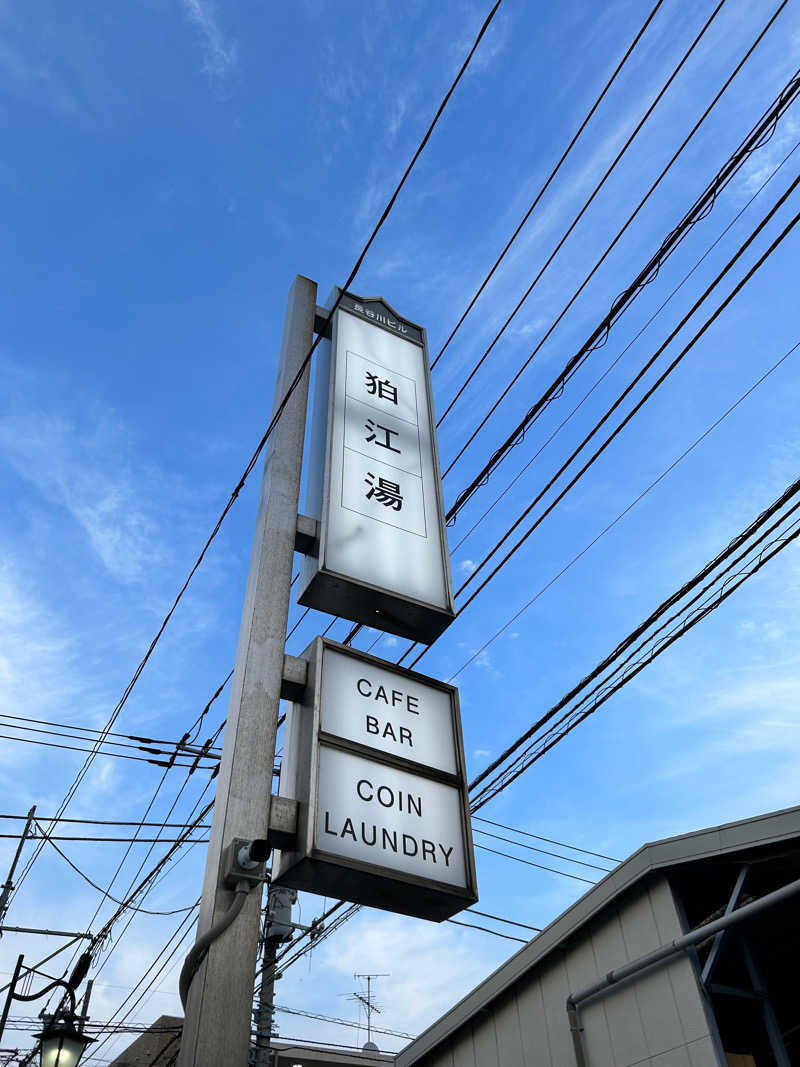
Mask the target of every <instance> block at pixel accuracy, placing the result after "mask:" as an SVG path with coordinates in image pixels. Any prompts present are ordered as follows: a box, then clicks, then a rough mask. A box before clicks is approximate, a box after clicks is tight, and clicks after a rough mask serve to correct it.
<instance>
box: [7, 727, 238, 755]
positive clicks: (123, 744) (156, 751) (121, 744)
mask: <svg viewBox="0 0 800 1067" xmlns="http://www.w3.org/2000/svg"><path fill="white" fill-rule="evenodd" d="M0 726H3V727H5V729H6V730H20V731H24V732H26V733H32V734H46V735H47V736H48V737H62V738H64V739H65V740H67V741H89V740H91V738H88V737H76V736H75V735H74V734H71V733H62V732H60V731H58V730H46V729H44V728H43V727H41V726H22V725H17V723H13V722H9V723H3V722H0ZM3 736H4V737H8V735H7V734H4V735H3ZM12 740H18V741H27V742H29V743H30V744H35V743H36V739H35V738H32V737H19V736H17V735H12ZM136 740H139V738H136ZM141 740H142V741H144V740H150V739H149V738H141ZM100 743H101V744H102V745H111V746H114V747H115V748H133V749H136V750H137V751H138V752H149V753H150V754H151V755H153V756H174V755H175V753H174V752H168V751H166V750H165V749H162V748H153V747H151V746H149V745H131V744H129V743H128V742H127V741H107V740H104V741H101V742H100ZM159 743H161V742H159ZM163 743H164V744H167V745H169V744H172V745H174V744H175V742H174V741H165V742H163ZM54 747H57V748H61V747H65V748H69V746H68V745H66V746H61V745H56V746H54ZM75 751H78V752H87V751H91V749H76V750H75ZM99 755H107V756H122V755H123V753H122V752H112V751H101V752H100V753H99ZM191 755H194V753H191ZM128 758H129V759H131V758H133V757H131V756H128ZM141 758H142V757H141V756H140V757H139V759H141ZM208 758H209V759H219V756H218V755H216V753H210V754H209V755H208Z"/></svg>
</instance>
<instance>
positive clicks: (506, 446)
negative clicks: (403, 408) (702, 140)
mask: <svg viewBox="0 0 800 1067" xmlns="http://www.w3.org/2000/svg"><path fill="white" fill-rule="evenodd" d="M781 6H783V5H781ZM779 11H780V8H779V9H778V11H776V12H775V14H773V17H772V19H771V20H770V23H768V24H767V27H765V29H764V30H763V31H762V33H761V35H760V37H759V38H758V40H757V41H756V42H755V44H758V42H759V41H760V40H761V38H762V37H763V35H764V33H765V32H766V30H767V29H768V28H769V25H770V24H771V22H772V20H773V19H774V18H775V16H776V15H777V14H778V12H779ZM752 47H755V45H753V46H752ZM750 51H752V48H751V50H750ZM749 55H750V52H748V53H747V54H746V55H745V57H744V58H743V60H742V61H741V62H740V64H739V65H738V66H737V68H736V69H735V70H734V72H733V74H732V75H731V76H730V77H729V79H728V81H727V82H726V83H725V85H724V86H723V88H722V90H720V93H718V94H717V97H715V100H714V101H713V102H712V104H711V105H710V107H709V109H707V111H706V112H705V113H704V114H703V116H701V119H700V120H699V122H702V121H704V120H705V117H706V115H707V113H708V110H710V108H711V107H713V106H714V104H715V103H716V100H717V99H718V98H719V96H720V95H721V93H722V92H724V90H725V88H726V87H727V85H728V84H729V83H730V81H731V80H732V78H733V77H734V76H735V75H736V73H737V72H738V70H739V67H740V66H741V65H742V63H744V62H745V61H746V59H747V58H748V56H749ZM799 75H800V72H797V73H795V75H794V76H793V77H792V78H791V79H790V81H789V83H788V84H787V85H786V87H785V88H784V89H783V90H782V91H781V93H780V94H779V95H778V97H777V98H776V100H775V101H774V102H773V104H772V105H771V106H770V107H769V108H768V109H767V111H766V112H765V113H764V114H763V115H762V117H761V119H760V120H759V121H758V122H757V123H756V125H755V126H754V127H753V129H752V130H751V131H750V133H749V134H748V135H747V137H745V139H744V141H743V142H742V143H741V144H740V145H739V147H738V148H737V149H736V151H735V152H734V153H733V155H732V156H731V157H730V158H729V159H728V160H727V161H726V163H725V164H724V165H723V167H722V168H721V169H720V171H718V173H717V175H716V176H715V178H714V179H713V180H712V181H711V183H710V184H709V185H708V186H707V187H706V189H705V191H704V192H703V193H702V194H701V196H700V197H699V198H698V199H697V200H696V201H695V203H694V204H693V205H692V207H691V208H690V209H689V211H688V212H687V214H686V215H685V216H684V218H683V219H682V220H681V222H680V223H678V225H677V226H676V227H675V228H674V229H673V230H672V231H671V232H670V233H669V234H668V235H667V237H666V238H665V239H664V241H663V242H662V244H661V246H660V247H659V249H658V250H657V251H656V253H655V254H654V255H653V256H652V257H651V259H650V260H649V261H648V263H647V264H645V266H644V267H643V268H642V270H641V271H640V272H639V274H638V275H637V276H636V278H635V279H634V281H633V282H632V283H631V285H629V286H628V288H627V289H626V290H624V291H623V292H622V293H620V295H619V296H618V297H617V298H616V300H615V301H614V302H613V304H612V305H611V308H610V310H609V312H608V313H607V314H606V316H605V317H604V318H603V319H602V320H601V321H600V323H599V324H598V325H597V326H596V327H595V329H594V330H593V331H592V333H591V334H590V336H589V338H588V339H587V340H586V341H585V342H584V344H583V345H582V346H581V348H580V349H579V350H578V351H577V352H576V353H575V355H574V356H572V357H571V358H570V359H569V360H568V361H567V363H566V364H565V366H564V368H563V369H562V370H561V372H560V373H559V375H558V376H557V377H556V379H555V380H554V381H553V382H552V383H551V385H550V386H549V387H548V388H547V389H546V390H545V392H544V393H543V394H542V396H541V397H540V398H539V399H538V400H537V401H536V403H535V404H534V405H533V406H532V407H531V408H530V409H529V411H528V412H527V413H526V415H525V416H524V417H523V419H522V420H521V421H520V423H519V424H518V425H517V426H516V427H515V428H514V430H512V432H511V433H510V434H509V435H508V437H507V438H506V440H505V441H504V442H503V444H501V445H500V447H499V448H497V449H496V450H495V452H494V453H493V454H492V456H491V457H490V458H489V460H488V462H487V463H486V464H485V465H484V466H483V468H482V469H481V470H480V472H479V473H478V474H477V475H476V476H475V477H474V478H473V480H472V481H471V482H470V484H469V485H468V486H467V487H466V488H465V489H463V490H462V491H461V492H460V493H459V494H458V496H457V498H456V500H455V503H454V504H453V506H452V507H451V508H450V509H449V510H448V512H447V516H446V517H447V522H448V523H449V524H451V525H452V523H453V522H455V519H456V516H457V515H458V512H459V511H460V509H461V508H462V507H463V506H464V504H466V502H467V501H468V500H469V499H470V497H471V496H472V495H473V494H474V493H475V492H476V491H477V490H478V488H479V487H480V486H482V485H484V484H485V482H486V480H487V479H488V478H489V477H490V476H491V474H492V472H493V471H494V470H495V469H496V467H497V466H498V464H499V463H500V462H501V461H502V460H503V459H504V458H505V456H506V455H507V454H508V452H509V451H510V450H511V449H512V448H513V447H514V446H515V444H517V443H518V442H519V441H520V440H522V439H523V437H524V435H525V432H526V431H527V430H528V429H529V428H530V426H531V425H532V424H533V423H534V422H535V421H536V419H537V418H538V417H539V416H540V415H541V413H542V412H543V411H544V410H545V408H546V407H547V406H548V405H549V404H550V403H551V402H552V401H553V400H555V399H557V398H558V397H559V396H561V395H562V393H563V391H564V387H565V385H566V383H567V382H568V381H569V379H570V378H571V377H572V376H573V375H574V374H575V373H576V372H577V370H578V369H579V367H580V366H581V364H582V363H583V362H584V361H585V359H586V358H587V357H588V356H589V355H590V353H591V352H592V351H594V350H595V349H596V348H600V347H602V345H604V344H605V343H606V341H607V339H608V335H609V332H610V330H611V327H612V326H613V325H615V323H616V322H617V321H618V319H619V318H620V316H621V315H622V314H623V313H624V311H625V310H626V309H627V308H628V307H629V306H630V304H631V303H632V302H633V301H634V300H635V299H636V297H637V296H638V295H639V293H640V292H641V291H642V289H643V288H644V287H645V286H646V285H648V284H649V283H650V282H651V281H653V279H654V278H655V277H656V276H657V274H658V272H659V270H660V269H661V267H662V266H663V265H664V263H665V262H666V261H667V259H668V258H669V257H670V256H671V255H672V253H673V252H674V251H675V249H676V248H677V247H678V245H679V244H680V243H681V241H682V240H683V239H684V237H685V236H686V234H687V233H688V232H689V230H690V229H691V228H692V227H693V226H694V225H696V223H697V222H699V221H701V219H703V218H705V217H706V216H707V215H708V214H709V213H710V211H711V210H712V209H713V207H714V203H715V201H716V199H717V197H718V196H719V194H720V192H721V191H722V190H723V189H724V188H725V187H726V186H727V185H728V183H729V182H730V181H731V180H732V179H733V177H734V176H735V174H736V173H737V172H738V171H739V169H740V168H741V167H742V166H743V165H744V163H745V162H746V160H747V158H748V156H749V155H751V154H752V153H753V152H755V151H757V150H758V149H759V148H761V147H763V145H764V144H766V143H767V142H768V141H769V140H770V138H771V137H772V136H773V134H774V132H775V130H776V128H777V124H778V122H779V121H780V119H781V117H782V116H783V114H784V113H785V112H786V110H788V108H789V107H790V106H791V104H792V103H793V102H794V101H795V99H796V97H797V95H798V93H800V76H799ZM696 129H697V124H696V126H695V128H694V129H693V130H692V131H691V132H690V134H689V138H687V139H686V140H685V141H684V143H683V144H682V145H681V146H680V148H679V149H678V153H677V154H680V152H682V151H683V148H684V147H685V145H686V144H687V143H688V140H689V139H690V138H691V137H692V136H693V135H694V132H695V130H696ZM677 154H676V155H675V156H673V159H672V160H670V162H669V163H668V164H667V167H666V168H665V169H664V170H662V172H661V174H660V175H659V176H658V178H657V179H656V182H655V183H654V185H652V186H651V188H650V190H649V191H648V192H647V193H646V194H645V197H644V198H643V199H642V200H641V201H640V203H639V204H638V205H637V207H636V209H635V210H634V212H633V213H632V215H630V216H629V218H628V220H627V221H626V223H625V225H624V227H623V228H622V229H621V230H620V231H619V232H618V233H617V236H616V237H615V238H614V240H613V241H612V242H611V244H610V245H609V246H608V247H607V249H606V251H605V252H604V253H603V255H602V257H601V258H600V259H599V260H598V261H597V263H596V264H595V266H594V267H593V268H592V270H591V272H590V273H589V274H588V275H587V276H586V278H585V279H584V281H583V282H582V283H581V285H580V287H579V288H578V289H577V290H576V292H575V293H574V294H573V296H572V297H571V298H570V300H569V302H568V303H567V304H566V305H565V306H564V308H563V309H562V310H561V312H560V313H559V315H558V317H557V318H556V319H555V320H554V321H553V323H552V324H551V325H550V327H548V329H547V331H546V332H545V333H544V334H543V335H542V337H541V338H540V339H539V341H537V343H536V345H535V347H534V349H533V351H532V352H531V354H530V356H529V357H528V358H527V360H526V361H525V363H524V364H523V366H522V368H521V369H520V372H519V373H522V371H524V370H525V368H526V367H527V366H528V364H529V363H530V361H531V360H532V359H533V358H534V356H535V355H536V354H537V353H538V352H539V350H540V349H541V347H542V345H543V344H544V343H545V342H546V341H547V339H548V338H549V337H550V335H551V334H552V333H553V331H554V330H555V328H556V327H557V326H558V324H559V323H560V322H561V320H562V319H563V317H564V316H565V315H566V313H567V312H568V311H569V309H570V308H571V307H572V304H573V303H574V302H575V300H576V299H577V297H578V296H579V295H580V293H581V292H582V291H583V289H584V288H585V286H586V285H587V284H588V282H589V281H590V279H591V278H592V277H593V276H594V273H595V272H596V271H597V269H598V268H599V267H600V265H601V264H602V263H603V262H604V260H605V259H606V257H607V256H608V255H609V253H610V252H611V251H612V249H613V248H614V246H615V245H616V243H617V242H618V240H619V239H620V238H621V237H622V235H623V233H624V232H625V230H626V229H627V228H628V226H629V225H630V223H631V222H632V221H633V219H634V218H635V217H636V215H637V214H638V213H639V211H640V210H641V208H642V207H643V205H644V204H645V203H646V201H647V199H649V197H650V195H651V193H652V192H653V190H654V189H655V187H656V186H657V185H658V184H659V183H660V182H661V180H662V178H663V177H664V175H665V174H666V172H667V170H668V169H669V168H670V167H671V166H672V164H673V162H674V160H675V158H677ZM518 377H519V374H518V375H517V376H516V377H515V378H514V379H513V380H512V381H511V383H510V384H509V386H508V389H510V388H511V387H512V386H513V385H514V383H515V382H516V380H517V378H518ZM508 389H506V390H505V391H504V393H503V394H502V395H501V396H500V398H499V399H498V400H497V402H496V403H495V404H494V405H493V407H492V408H491V409H490V411H489V413H488V415H487V416H486V417H485V418H484V419H483V420H482V422H481V424H480V426H479V427H478V430H480V429H481V428H482V427H483V425H484V424H485V422H486V421H488V419H489V418H490V417H491V415H492V414H493V413H494V411H495V410H496V408H497V406H498V405H499V403H500V402H501V401H502V400H503V398H504V397H505V395H506V393H507V392H508ZM478 430H476V433H477V432H478ZM474 436H475V434H473V435H472V437H470V439H469V440H468V441H467V443H466V446H465V447H467V446H468V445H469V444H470V443H471V442H472V440H473V438H474ZM462 453H463V448H462V450H461V452H459V454H458V455H457V456H456V458H455V459H454V460H453V462H452V463H451V464H450V467H448V470H450V468H451V467H452V466H453V464H454V463H456V462H457V460H458V459H459V458H460V456H461V454H462ZM446 473H447V471H445V474H446Z"/></svg>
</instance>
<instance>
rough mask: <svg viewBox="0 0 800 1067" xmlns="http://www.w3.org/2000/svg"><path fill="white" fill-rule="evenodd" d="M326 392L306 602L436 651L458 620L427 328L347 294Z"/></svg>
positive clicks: (324, 381) (322, 375)
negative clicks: (316, 528) (314, 547)
mask: <svg viewBox="0 0 800 1067" xmlns="http://www.w3.org/2000/svg"><path fill="white" fill-rule="evenodd" d="M317 387H318V391H319V392H320V393H321V394H322V398H323V399H322V402H318V403H317V405H316V413H315V420H317V421H321V420H322V418H323V414H322V413H323V412H324V419H325V426H324V433H322V432H321V428H320V427H319V426H315V428H314V432H315V434H316V435H317V436H318V438H319V441H320V446H321V444H322V440H323V439H324V448H323V447H318V449H317V455H316V456H315V457H314V458H313V461H312V462H314V463H316V464H318V465H320V466H323V467H324V473H323V475H322V477H320V476H319V472H316V474H312V475H311V476H310V478H309V486H310V491H309V501H308V504H307V510H308V511H310V512H312V513H313V514H314V517H319V518H320V536H319V542H318V554H317V555H316V556H309V557H307V558H306V562H305V566H304V568H303V574H302V585H301V593H300V596H299V598H298V599H299V601H300V603H301V604H303V605H305V606H309V607H315V608H319V609H320V610H323V611H327V612H330V613H331V614H336V615H340V616H344V617H345V618H349V619H353V620H354V621H356V622H361V623H365V624H367V625H374V626H378V627H380V628H381V629H382V630H387V631H390V632H392V633H397V634H400V635H401V636H403V637H410V638H414V639H415V640H420V641H425V642H430V641H432V640H434V639H435V638H436V637H437V636H438V635H439V634H440V633H441V632H442V631H443V630H444V629H445V627H446V626H448V625H449V623H450V622H451V621H452V619H453V617H454V612H453V594H452V586H451V580H450V566H449V557H448V553H447V542H446V537H445V532H444V522H443V505H442V493H441V479H440V473H439V461H438V452H437V448H436V431H435V421H434V418H433V407H432V402H431V385H430V374H429V368H428V356H427V348H426V345H425V335H424V331H423V330H421V329H420V328H419V327H417V326H414V325H413V324H411V323H407V322H405V321H404V320H402V319H400V318H399V317H398V316H397V315H395V313H394V312H392V310H391V309H390V308H389V307H388V305H386V304H385V303H384V302H383V301H380V300H361V299H359V298H356V297H352V296H350V295H349V294H345V295H344V296H343V298H342V303H341V305H340V307H339V309H338V310H337V312H336V314H335V315H334V318H333V323H332V337H331V344H330V346H328V347H327V352H326V353H323V354H322V357H321V359H320V365H319V366H318V369H317ZM325 400H327V404H326V403H325V402H324V401H325ZM312 497H313V498H315V499H311V498H312Z"/></svg>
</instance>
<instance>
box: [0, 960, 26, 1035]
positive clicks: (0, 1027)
mask: <svg viewBox="0 0 800 1067" xmlns="http://www.w3.org/2000/svg"><path fill="white" fill-rule="evenodd" d="M24 959H25V957H24V956H22V955H21V956H20V957H19V958H18V959H17V965H16V967H15V968H14V973H13V975H12V976H11V984H10V985H9V987H8V996H7V997H6V1002H5V1004H4V1005H3V1014H2V1015H0V1037H2V1036H3V1031H4V1030H5V1028H6V1019H8V1011H9V1008H10V1007H11V1001H12V1000H13V999H14V990H15V989H16V986H17V981H18V980H19V972H20V971H21V970H22V961H23V960H24Z"/></svg>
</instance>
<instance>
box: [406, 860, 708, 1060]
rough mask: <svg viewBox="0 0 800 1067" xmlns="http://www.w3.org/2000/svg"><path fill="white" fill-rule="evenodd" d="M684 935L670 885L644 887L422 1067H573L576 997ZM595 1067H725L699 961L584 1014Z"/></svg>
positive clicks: (631, 987) (657, 974)
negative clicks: (571, 1014)
mask: <svg viewBox="0 0 800 1067" xmlns="http://www.w3.org/2000/svg"><path fill="white" fill-rule="evenodd" d="M681 933H683V931H682V929H681V926H680V922H679V919H678V914H677V911H676V908H675V902H674V900H673V897H672V893H671V891H670V889H669V886H668V884H667V882H666V879H664V878H661V877H659V878H658V879H655V880H654V881H653V882H652V883H651V884H650V885H649V886H643V885H640V886H639V887H637V889H636V890H634V891H632V892H630V893H628V894H626V895H625V896H623V897H622V898H621V899H620V900H618V901H617V902H616V903H615V905H614V906H612V907H609V908H608V909H606V911H604V912H603V913H602V916H601V917H600V918H599V919H596V920H594V921H593V922H591V923H589V924H587V926H586V927H585V928H584V929H583V930H581V931H580V933H579V934H578V935H576V936H575V937H574V938H572V939H570V941H569V942H567V943H566V944H565V945H564V946H560V947H558V948H556V949H555V950H554V951H553V952H551V953H549V955H548V956H546V957H545V958H544V959H543V960H542V961H541V962H540V963H539V964H537V965H535V966H534V967H533V968H532V969H531V970H530V971H528V972H527V974H525V975H523V976H522V977H521V978H520V979H519V980H518V981H517V982H516V983H515V984H514V986H512V987H511V988H510V989H509V990H507V991H506V992H504V993H502V994H501V995H500V996H499V997H498V998H496V999H495V1000H494V1001H492V1002H490V1003H489V1004H488V1005H487V1006H486V1007H485V1008H483V1009H481V1010H480V1011H479V1012H478V1013H477V1014H476V1015H474V1016H473V1017H472V1018H471V1020H470V1021H469V1023H467V1024H466V1025H465V1026H462V1027H461V1028H460V1029H459V1030H458V1031H456V1032H455V1033H454V1034H452V1035H451V1036H450V1037H449V1038H447V1039H445V1041H444V1042H443V1043H442V1044H441V1045H439V1046H438V1047H437V1048H436V1049H435V1050H433V1051H432V1052H430V1053H429V1054H428V1055H427V1056H425V1057H424V1058H422V1059H420V1060H418V1061H417V1063H418V1064H419V1067H572V1065H573V1064H574V1063H575V1057H574V1052H573V1048H572V1039H571V1037H570V1032H569V1024H568V1022H567V1014H566V1000H567V996H568V994H569V993H571V992H575V991H577V990H578V989H580V988H582V987H584V986H586V985H588V984H589V983H590V982H593V981H594V980H595V979H597V978H599V977H600V976H601V975H604V974H606V973H607V972H608V971H610V970H612V969H613V968H614V967H619V966H620V965H621V964H623V963H627V962H629V961H631V960H634V959H636V958H637V957H639V956H642V955H644V954H645V953H646V952H649V951H651V950H652V949H655V948H658V946H659V945H663V944H664V943H665V942H668V941H671V940H672V939H673V938H674V937H678V936H679V935H680V934H681ZM581 1021H582V1024H583V1026H584V1035H583V1036H584V1047H585V1050H586V1057H587V1062H588V1064H589V1067H719V1065H720V1064H721V1063H722V1062H723V1061H721V1060H720V1058H719V1057H718V1055H717V1052H716V1050H715V1046H714V1043H713V1040H712V1038H711V1034H710V1030H709V1023H708V1020H707V1019H706V1015H705V1011H704V1007H703V1002H702V1000H701V995H700V992H699V990H698V986H697V981H696V979H695V976H694V973H693V970H692V964H691V961H690V960H689V959H688V958H687V957H685V956H681V957H678V958H677V959H675V960H673V961H672V962H671V963H669V964H666V965H662V966H660V967H658V968H656V969H654V970H651V971H650V972H643V973H642V974H640V975H638V976H636V977H635V978H633V979H631V980H630V981H629V982H628V983H627V984H624V985H622V986H620V987H619V988H616V989H611V990H609V992H607V993H605V994H603V995H602V996H601V997H598V998H596V999H595V1000H594V1001H589V1002H587V1003H586V1004H584V1005H582V1006H581Z"/></svg>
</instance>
